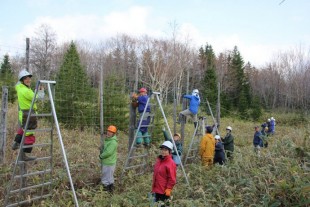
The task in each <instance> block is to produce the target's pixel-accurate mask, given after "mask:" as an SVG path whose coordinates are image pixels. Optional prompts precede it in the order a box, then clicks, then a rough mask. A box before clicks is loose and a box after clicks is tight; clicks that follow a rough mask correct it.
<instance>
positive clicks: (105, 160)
mask: <svg viewBox="0 0 310 207" xmlns="http://www.w3.org/2000/svg"><path fill="white" fill-rule="evenodd" d="M116 132H117V128H116V127H115V126H113V125H110V126H109V127H108V130H107V137H106V139H105V141H104V145H103V147H102V149H101V154H100V155H99V158H100V161H101V163H102V169H101V170H102V176H101V183H102V184H103V187H104V190H105V191H108V192H109V193H113V190H114V171H115V165H116V161H117V145H118V140H117V137H116Z"/></svg>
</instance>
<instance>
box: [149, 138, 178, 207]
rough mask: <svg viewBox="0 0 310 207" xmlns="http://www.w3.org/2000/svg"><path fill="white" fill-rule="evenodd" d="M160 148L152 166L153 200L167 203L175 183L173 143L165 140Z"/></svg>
mask: <svg viewBox="0 0 310 207" xmlns="http://www.w3.org/2000/svg"><path fill="white" fill-rule="evenodd" d="M160 149H161V154H160V155H159V156H158V158H157V159H156V163H155V166H154V173H153V184H152V192H153V193H154V194H155V202H160V201H163V202H165V203H167V202H169V199H170V196H171V192H172V190H173V187H174V185H175V184H176V164H175V163H174V161H173V160H172V156H171V153H172V150H173V144H172V143H171V142H170V141H165V142H164V143H163V144H162V145H161V146H160Z"/></svg>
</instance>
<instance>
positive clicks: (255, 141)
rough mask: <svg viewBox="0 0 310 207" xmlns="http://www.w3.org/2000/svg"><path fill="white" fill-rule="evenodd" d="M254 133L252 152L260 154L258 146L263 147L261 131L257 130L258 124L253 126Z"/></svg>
mask: <svg viewBox="0 0 310 207" xmlns="http://www.w3.org/2000/svg"><path fill="white" fill-rule="evenodd" d="M254 129H255V133H254V138H253V145H254V152H255V153H256V154H257V155H258V156H260V148H261V147H263V141H262V139H261V137H262V133H261V132H260V130H259V126H255V127H254Z"/></svg>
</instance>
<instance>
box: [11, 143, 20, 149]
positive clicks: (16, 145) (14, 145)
mask: <svg viewBox="0 0 310 207" xmlns="http://www.w3.org/2000/svg"><path fill="white" fill-rule="evenodd" d="M17 149H19V143H18V142H13V144H12V150H17Z"/></svg>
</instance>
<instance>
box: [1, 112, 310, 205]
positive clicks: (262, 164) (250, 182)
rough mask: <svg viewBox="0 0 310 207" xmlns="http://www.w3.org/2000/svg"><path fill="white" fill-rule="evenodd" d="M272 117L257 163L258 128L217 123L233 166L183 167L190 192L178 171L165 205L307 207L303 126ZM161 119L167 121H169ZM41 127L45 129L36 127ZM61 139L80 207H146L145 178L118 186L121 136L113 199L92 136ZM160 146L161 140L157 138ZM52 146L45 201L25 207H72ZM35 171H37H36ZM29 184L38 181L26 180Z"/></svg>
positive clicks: (4, 171) (4, 178)
mask: <svg viewBox="0 0 310 207" xmlns="http://www.w3.org/2000/svg"><path fill="white" fill-rule="evenodd" d="M10 110H12V109H10ZM11 112H12V111H11ZM9 113H10V111H9ZM12 114H14V113H13V112H12ZM16 116H17V114H16V115H15V116H10V117H8V136H7V137H9V140H8V141H7V156H6V157H7V162H6V163H5V164H4V165H2V166H1V169H0V186H1V187H0V205H3V201H4V196H5V191H4V190H5V187H6V186H7V185H8V183H9V179H10V176H11V173H12V166H13V165H12V164H11V163H13V162H14V161H15V159H16V151H12V150H11V149H10V144H11V141H12V140H11V138H13V137H14V132H15V123H16V122H15V120H16V119H17V118H16ZM274 117H275V118H276V119H277V126H276V134H275V135H274V136H273V137H272V138H271V139H270V141H269V146H268V148H264V149H262V154H261V156H260V157H257V156H256V155H255V154H254V152H253V146H252V140H253V134H254V129H253V127H254V126H255V125H260V124H261V123H259V122H257V123H253V122H245V121H241V120H238V119H233V118H223V119H222V120H221V127H220V131H221V132H222V133H223V132H224V131H225V127H226V126H228V125H230V126H232V127H233V135H234V137H235V156H234V160H233V162H230V163H228V164H227V165H225V166H223V167H222V166H219V165H215V166H214V167H213V168H212V169H210V170H206V169H205V168H203V167H201V165H200V163H199V162H198V163H193V164H190V165H186V166H185V171H186V173H187V176H188V179H189V182H190V188H189V186H188V185H187V184H186V182H185V179H184V177H183V176H182V173H180V172H178V177H177V184H176V186H175V188H174V189H173V200H172V206H197V207H199V206H240V207H241V206H247V207H248V206H253V207H254V206H274V207H276V206H309V205H310V175H309V172H310V166H309V163H310V152H309V148H310V146H309V140H310V137H309V134H310V126H309V122H308V123H306V122H302V123H300V122H297V123H296V124H294V125H291V123H292V122H294V120H293V121H292V120H291V119H290V118H289V116H286V115H283V114H279V115H274ZM290 117H291V118H292V119H295V121H296V120H298V116H294V115H290ZM294 117H295V118H294ZM296 117H297V118H296ZM168 118H169V120H170V117H168ZM208 118H209V117H208ZM210 120H211V119H210ZM40 124H41V125H43V124H45V123H44V122H43V121H41V122H40ZM171 126H172V125H171ZM192 129H193V126H192V124H187V125H186V137H185V145H184V149H185V150H186V149H187V148H188V145H189V142H190V139H191V136H192V133H193V131H191V130H192ZM222 135H223V134H222ZM160 136H161V135H157V137H160ZM62 137H63V141H64V145H65V148H66V152H67V157H68V161H69V165H70V170H71V175H72V178H73V182H74V185H75V188H76V193H77V198H78V201H79V205H80V206H113V207H116V206H126V207H130V206H133V207H137V206H149V205H150V201H149V198H148V192H150V191H151V185H152V172H151V171H149V173H146V174H144V175H141V176H139V177H134V176H133V175H132V173H128V174H126V176H124V177H123V179H122V184H121V183H120V182H119V181H120V175H121V172H122V167H123V164H124V162H125V159H126V156H127V140H128V137H127V135H126V134H124V133H122V132H119V134H118V140H119V148H118V157H119V159H118V162H117V165H116V172H115V178H116V190H115V193H114V194H113V195H112V196H111V195H110V194H108V193H106V192H105V191H103V188H102V186H101V185H100V162H99V159H98V154H99V150H98V147H99V145H100V136H99V132H98V133H96V134H94V132H93V131H92V130H84V131H83V132H81V131H74V130H73V131H68V130H63V129H62ZM42 140H47V137H46V136H44V135H43V134H42V135H41V134H37V142H38V143H39V142H41V141H42ZM162 140H163V141H164V138H162ZM54 143H55V147H54V149H55V151H54V171H53V181H54V182H53V186H52V197H50V198H48V199H45V200H41V201H39V202H36V203H33V204H32V206H55V207H56V206H74V203H73V197H72V192H71V190H70V185H69V181H68V178H67V175H66V171H65V169H64V165H63V163H62V156H61V152H60V146H59V143H58V140H57V138H56V136H55V140H54ZM44 153H46V152H45V151H44V150H41V151H40V150H39V149H38V148H36V149H34V150H33V154H34V155H36V156H41V155H44ZM158 153H159V150H158V144H156V145H153V146H152V148H151V149H150V154H151V156H150V162H151V163H150V165H151V164H154V161H155V158H156V155H158ZM184 154H186V152H185V153H184ZM37 165H38V166H37V167H40V164H37ZM29 169H30V166H29ZM179 170H180V169H179ZM32 182H39V180H38V179H36V178H33V179H32Z"/></svg>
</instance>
